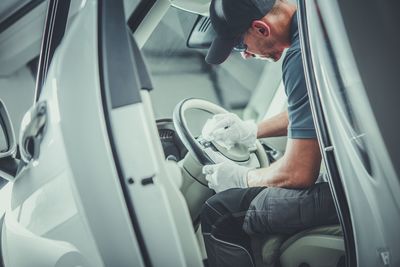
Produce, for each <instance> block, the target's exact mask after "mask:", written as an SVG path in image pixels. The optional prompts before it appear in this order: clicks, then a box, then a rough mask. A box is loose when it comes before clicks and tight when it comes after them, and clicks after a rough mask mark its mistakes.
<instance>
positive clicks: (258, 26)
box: [251, 20, 271, 37]
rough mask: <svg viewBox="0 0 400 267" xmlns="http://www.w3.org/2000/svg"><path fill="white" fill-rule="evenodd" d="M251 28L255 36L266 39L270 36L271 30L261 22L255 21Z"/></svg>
mask: <svg viewBox="0 0 400 267" xmlns="http://www.w3.org/2000/svg"><path fill="white" fill-rule="evenodd" d="M251 27H252V28H253V30H254V31H256V33H257V34H261V35H262V36H265V37H268V36H269V35H270V34H271V28H270V27H269V25H268V24H267V23H265V22H264V21H262V20H255V21H253V22H252V23H251Z"/></svg>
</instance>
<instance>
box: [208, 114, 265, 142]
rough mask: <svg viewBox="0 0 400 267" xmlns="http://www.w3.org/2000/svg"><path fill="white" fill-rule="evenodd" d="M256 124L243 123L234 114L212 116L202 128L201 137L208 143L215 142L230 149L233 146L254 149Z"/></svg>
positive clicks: (250, 122)
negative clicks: (238, 145)
mask: <svg viewBox="0 0 400 267" xmlns="http://www.w3.org/2000/svg"><path fill="white" fill-rule="evenodd" d="M257 130H258V127H257V124H255V123H254V122H253V121H251V120H248V121H243V120H241V119H240V118H239V117H238V116H237V115H236V114H233V113H226V114H217V115H214V116H213V118H212V119H210V120H208V121H207V123H206V125H205V126H204V128H203V131H202V136H203V138H204V139H206V140H208V141H213V140H214V141H216V142H218V143H220V144H222V145H224V146H225V147H226V148H228V149H230V148H232V147H233V146H234V145H235V144H243V145H245V146H248V147H254V146H255V142H256V139H257Z"/></svg>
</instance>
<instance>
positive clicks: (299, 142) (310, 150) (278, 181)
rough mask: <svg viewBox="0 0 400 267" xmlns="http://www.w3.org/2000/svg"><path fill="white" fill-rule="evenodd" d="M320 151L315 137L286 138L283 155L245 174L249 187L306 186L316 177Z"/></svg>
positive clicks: (311, 183) (319, 163)
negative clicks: (266, 165)
mask: <svg viewBox="0 0 400 267" xmlns="http://www.w3.org/2000/svg"><path fill="white" fill-rule="evenodd" d="M320 165H321V153H320V150H319V145H318V141H317V139H288V143H287V145H286V152H285V155H284V156H283V157H282V158H281V159H279V160H278V161H276V162H275V163H274V164H272V165H271V166H269V167H268V168H262V169H255V170H251V171H249V172H248V174H247V184H248V186H249V187H256V186H268V187H284V188H307V187H310V186H312V185H313V184H314V183H315V181H316V179H317V178H318V174H319V168H320Z"/></svg>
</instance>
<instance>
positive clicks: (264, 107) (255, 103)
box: [243, 60, 283, 122]
mask: <svg viewBox="0 0 400 267" xmlns="http://www.w3.org/2000/svg"><path fill="white" fill-rule="evenodd" d="M282 61H283V60H280V61H278V62H276V63H266V64H265V67H264V70H263V72H262V74H261V75H262V77H261V78H260V80H259V82H258V84H257V87H256V88H255V89H254V91H253V93H252V96H251V98H250V101H249V103H248V104H247V106H246V108H245V110H244V111H243V119H245V120H248V119H253V120H255V121H256V122H258V121H261V120H262V119H263V118H264V117H265V115H266V113H267V112H268V111H269V108H270V106H271V104H272V103H273V102H274V101H273V99H274V96H275V94H276V92H277V91H278V89H279V87H280V84H281V81H282ZM280 111H281V110H280ZM277 113H278V112H277Z"/></svg>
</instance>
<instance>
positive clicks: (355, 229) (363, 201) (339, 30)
mask: <svg viewBox="0 0 400 267" xmlns="http://www.w3.org/2000/svg"><path fill="white" fill-rule="evenodd" d="M395 5H396V4H395V2H394V1H388V2H385V3H382V2H380V1H372V0H371V1H364V2H363V3H362V4H360V6H362V7H360V9H358V8H356V6H357V5H355V4H354V3H349V2H348V1H347V2H346V1H318V0H315V1H299V9H300V19H299V21H300V24H301V27H300V28H301V35H302V49H303V52H304V57H303V61H304V64H305V71H306V76H307V79H308V89H309V93H310V95H311V103H312V110H313V115H314V120H315V121H316V125H317V128H318V138H319V142H320V146H321V150H322V151H323V158H324V161H325V163H326V165H327V169H328V172H329V182H330V185H331V189H332V191H333V193H334V196H335V200H336V205H337V210H338V214H339V217H340V221H341V224H342V227H343V230H344V237H345V244H346V258H347V259H346V260H347V266H397V265H399V264H400V258H399V256H398V253H397V252H398V251H399V249H400V241H399V240H400V234H399V231H398V229H397V228H398V224H399V223H400V212H399V207H400V197H399V196H400V194H399V192H400V184H399V164H398V163H399V156H398V148H399V141H398V138H394V136H393V135H397V134H395V133H398V127H393V122H394V121H396V120H397V119H396V116H395V115H394V114H398V105H396V103H395V101H394V99H397V97H396V96H398V90H397V88H398V84H399V76H398V75H397V74H396V71H395V70H396V69H398V62H399V61H398V59H399V57H398V55H393V53H392V51H394V50H395V49H396V47H397V46H398V45H399V41H398V39H396V37H395V35H396V33H395V32H394V31H393V25H398V23H399V18H398V16H397V15H396V14H395V12H394V11H393V10H395ZM361 10H362V12H361ZM359 11H360V12H359ZM370 18H373V21H374V23H373V26H372V28H368V27H366V25H368V24H369V23H370ZM396 23H397V24H396ZM373 29H375V30H376V31H375V32H376V35H374V37H375V38H379V41H377V40H376V39H371V40H370V39H369V37H370V33H371V30H372V32H374V30H373ZM377 49H378V50H379V55H375V52H376V51H378V50H377ZM390 125H391V126H390ZM389 129H390V130H389Z"/></svg>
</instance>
